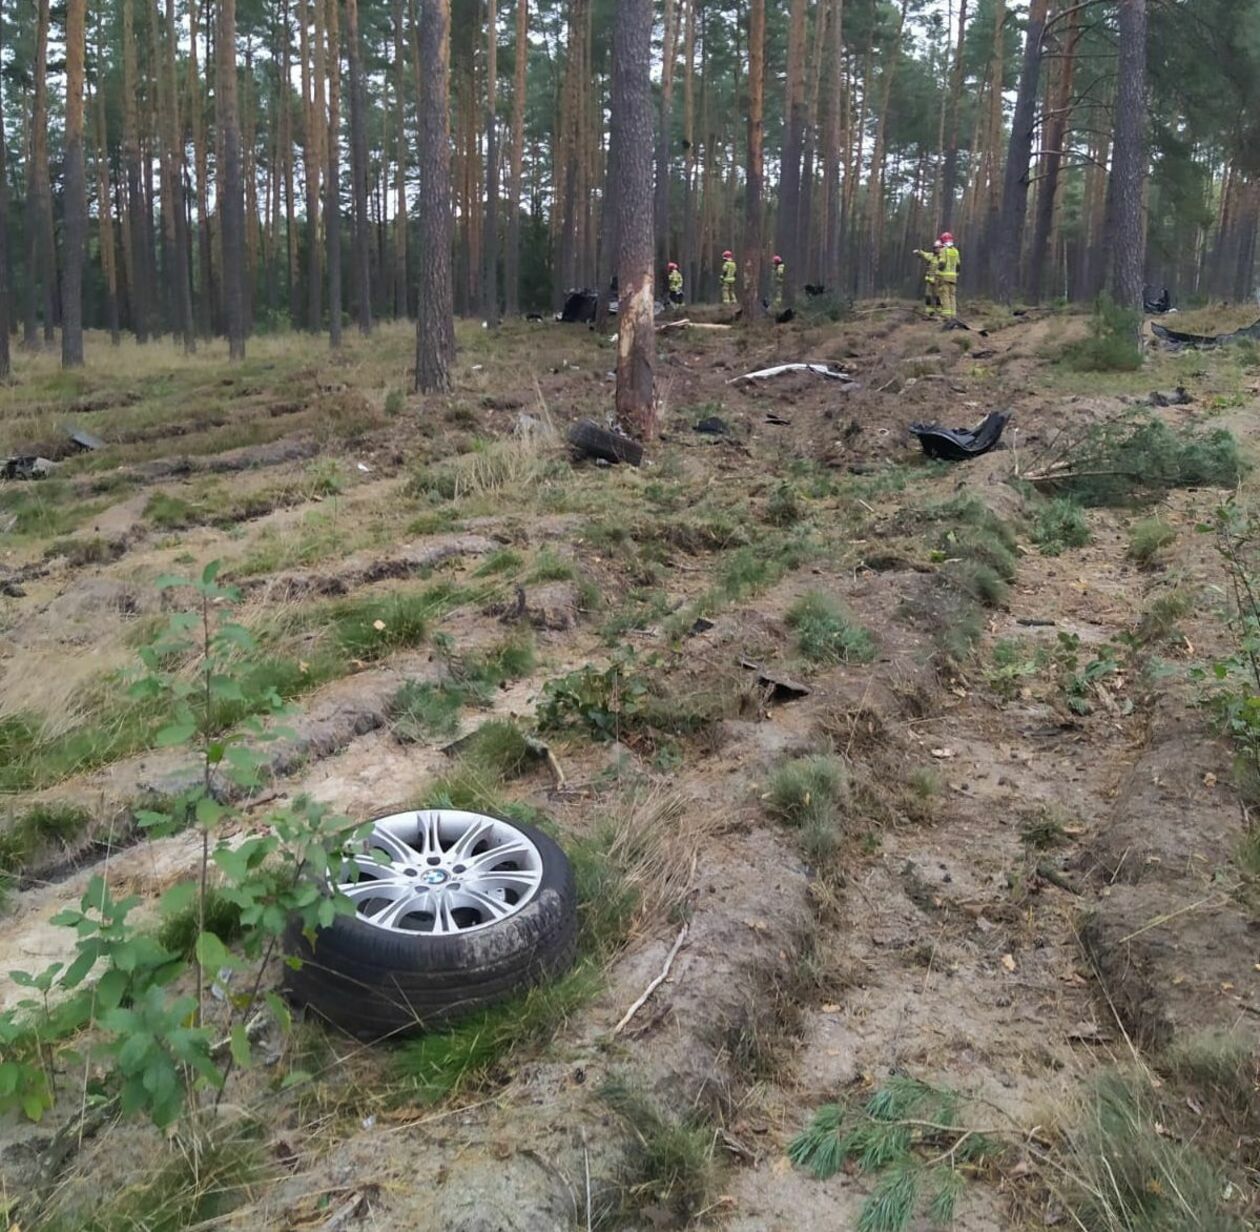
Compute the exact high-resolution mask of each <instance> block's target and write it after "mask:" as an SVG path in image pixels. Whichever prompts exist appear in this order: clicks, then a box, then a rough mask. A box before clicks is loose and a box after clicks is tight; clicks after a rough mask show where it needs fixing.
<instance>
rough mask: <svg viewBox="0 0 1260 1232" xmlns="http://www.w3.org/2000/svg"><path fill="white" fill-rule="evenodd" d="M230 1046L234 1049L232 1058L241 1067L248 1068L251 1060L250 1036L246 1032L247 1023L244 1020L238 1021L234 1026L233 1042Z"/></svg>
mask: <svg viewBox="0 0 1260 1232" xmlns="http://www.w3.org/2000/svg"><path fill="white" fill-rule="evenodd" d="M229 1047H230V1048H231V1050H232V1060H233V1061H235V1062H236V1064H237V1065H239V1066H240V1067H241V1069H248V1068H249V1062H250V1048H249V1036H248V1035H246V1034H245V1024H244V1023H243V1022H238V1023H237V1024H236V1026H234V1027H233V1028H232V1042H231V1044H230V1045H229Z"/></svg>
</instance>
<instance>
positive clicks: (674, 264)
mask: <svg viewBox="0 0 1260 1232" xmlns="http://www.w3.org/2000/svg"><path fill="white" fill-rule="evenodd" d="M677 268H678V263H677V262H676V261H671V262H670V263H669V264H668V265H667V266H666V267H665V269H666V270H667V271H668V272H669V273H671V274H672V273H673V272H674V271H675V270H676V269H677Z"/></svg>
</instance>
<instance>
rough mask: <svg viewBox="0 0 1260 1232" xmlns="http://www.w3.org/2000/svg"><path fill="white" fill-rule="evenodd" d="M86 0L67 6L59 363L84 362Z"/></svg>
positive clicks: (73, 364)
mask: <svg viewBox="0 0 1260 1232" xmlns="http://www.w3.org/2000/svg"><path fill="white" fill-rule="evenodd" d="M86 9H87V0H67V4H66V151H65V159H66V167H65V186H64V191H65V235H64V239H65V255H64V257H63V260H62V268H61V277H62V283H61V306H62V321H61V366H62V367H63V368H81V367H82V366H83V248H84V243H85V241H86V239H87V191H86V188H85V186H84V178H83V62H84V59H85V58H86V55H87V24H86V17H87V13H86Z"/></svg>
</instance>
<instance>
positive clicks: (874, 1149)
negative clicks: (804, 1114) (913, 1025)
mask: <svg viewBox="0 0 1260 1232" xmlns="http://www.w3.org/2000/svg"><path fill="white" fill-rule="evenodd" d="M963 1103H964V1100H963V1097H962V1096H960V1095H959V1094H958V1093H957V1092H956V1091H951V1090H949V1089H948V1088H947V1087H934V1086H931V1085H930V1084H928V1083H926V1082H920V1081H919V1080H918V1079H917V1078H910V1077H908V1076H905V1075H894V1076H893V1077H891V1078H889V1079H888V1081H887V1082H885V1083H884V1084H883V1085H882V1086H880V1087H879V1088H878V1089H877V1090H876V1091H875V1092H874V1094H873V1095H872V1096H871V1097H870V1099H868V1100H867V1101H866V1103H865V1104H864V1105H862V1106H857V1105H853V1104H825V1105H824V1106H823V1107H821V1108H819V1109H818V1111H817V1112H815V1113H814V1119H813V1120H812V1121H811V1122H810V1124H809V1126H808V1128H806V1129H805V1130H804V1131H803V1132H801V1133H800V1134H798V1135H797V1136H796V1138H794V1139H793V1141H792V1143H791V1145H790V1146H789V1147H788V1157H789V1158H790V1159H791V1161H792V1162H793V1163H794V1164H795V1165H796V1166H797V1167H798V1168H805V1169H807V1170H808V1171H810V1172H812V1173H813V1174H814V1176H816V1177H818V1179H819V1180H826V1179H827V1178H828V1177H831V1176H834V1175H835V1174H836V1173H837V1172H839V1171H840V1170H841V1169H842V1168H844V1167H846V1166H849V1165H852V1166H854V1167H856V1169H857V1170H858V1171H860V1172H863V1173H867V1174H869V1175H872V1176H876V1177H878V1180H877V1182H876V1185H875V1189H874V1191H873V1192H872V1193H871V1196H870V1197H869V1198H868V1199H867V1200H866V1204H865V1206H863V1208H862V1214H861V1217H860V1218H859V1220H858V1225H857V1232H904V1230H905V1229H906V1228H908V1227H909V1226H910V1222H911V1220H912V1219H914V1217H915V1215H916V1214H921V1215H923V1216H924V1217H925V1218H926V1219H927V1220H928V1221H929V1222H930V1223H932V1224H935V1225H938V1226H941V1227H947V1226H949V1225H950V1224H951V1223H952V1222H953V1219H954V1214H955V1211H956V1209H957V1205H958V1198H959V1195H960V1194H961V1193H962V1190H963V1186H964V1185H965V1183H966V1175H967V1172H968V1171H974V1170H975V1169H976V1168H978V1167H980V1166H981V1165H983V1164H984V1163H985V1162H986V1161H988V1160H990V1159H992V1158H994V1157H995V1156H996V1155H997V1154H998V1152H999V1151H1000V1149H1001V1148H1000V1146H999V1145H998V1144H997V1143H996V1142H994V1141H993V1140H992V1139H991V1138H988V1137H986V1136H985V1135H983V1134H980V1133H977V1132H975V1131H972V1130H969V1129H967V1128H966V1127H965V1126H964V1125H963V1124H962V1123H961V1121H960V1112H961V1109H962V1105H963Z"/></svg>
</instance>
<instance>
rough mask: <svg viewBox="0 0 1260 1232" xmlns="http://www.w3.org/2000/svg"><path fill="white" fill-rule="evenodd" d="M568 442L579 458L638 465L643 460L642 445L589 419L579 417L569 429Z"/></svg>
mask: <svg viewBox="0 0 1260 1232" xmlns="http://www.w3.org/2000/svg"><path fill="white" fill-rule="evenodd" d="M569 444H570V446H571V447H572V449H573V452H574V453H575V454H576V455H577V456H578V457H579V458H593V459H595V460H596V461H598V462H611V463H618V462H625V463H627V464H628V465H630V466H639V465H640V464H641V463H642V462H643V446H642V445H640V444H639V442H638V441H632V440H631V439H630V438H629V437H628V436H622V435H621V433H620V432H610V431H609V430H608V429H607V428H601V427H600V426H599V424H597V423H594V422H592V421H591V420H589V419H579V420H578V421H577V423H575V424H574V425H573V426H572V427H571V428H570V429H569Z"/></svg>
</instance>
